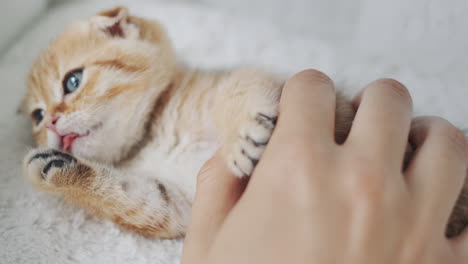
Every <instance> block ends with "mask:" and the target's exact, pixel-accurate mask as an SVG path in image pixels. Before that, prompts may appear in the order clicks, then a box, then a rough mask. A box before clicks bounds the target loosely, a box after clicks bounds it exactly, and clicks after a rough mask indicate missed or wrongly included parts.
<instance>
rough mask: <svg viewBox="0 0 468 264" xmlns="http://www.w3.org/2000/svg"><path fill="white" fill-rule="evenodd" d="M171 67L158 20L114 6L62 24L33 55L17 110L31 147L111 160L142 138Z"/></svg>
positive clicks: (170, 55) (168, 46) (170, 54)
mask: <svg viewBox="0 0 468 264" xmlns="http://www.w3.org/2000/svg"><path fill="white" fill-rule="evenodd" d="M174 72H175V58H174V52H173V50H172V48H171V44H170V41H169V40H168V38H167V35H166V33H165V32H164V30H163V29H162V28H161V26H160V25H159V24H157V23H156V22H154V21H148V20H145V19H142V18H138V17H133V16H129V15H128V10H127V9H126V8H123V7H117V8H114V9H112V10H109V11H105V12H102V13H99V14H98V15H96V16H93V17H91V18H89V19H88V20H86V21H79V22H76V23H74V24H72V25H70V26H69V27H68V28H67V29H66V30H65V32H63V33H62V34H61V35H60V36H58V38H57V39H56V40H54V41H53V42H52V43H51V44H50V45H49V47H48V48H47V49H46V50H45V51H44V52H43V53H42V54H40V56H39V58H38V59H37V60H36V61H35V63H34V64H33V66H32V69H31V72H30V74H29V77H28V91H27V95H26V98H25V101H24V106H23V109H24V111H26V112H27V113H28V114H29V115H30V116H31V120H32V123H33V134H34V138H35V140H36V142H37V144H38V145H39V146H44V147H45V146H47V147H53V148H58V149H62V150H66V151H69V152H71V153H73V154H76V155H79V156H82V157H85V158H89V159H94V160H97V161H100V162H104V163H113V162H118V161H119V160H121V159H123V158H125V157H126V155H128V154H129V152H131V150H132V149H134V148H135V147H136V146H137V145H138V144H140V143H141V140H142V138H144V137H145V133H146V131H147V130H148V129H147V126H148V124H147V123H148V120H149V118H150V117H151V115H152V112H153V108H155V107H156V105H155V104H156V102H157V100H158V98H159V97H160V96H161V95H162V94H163V91H164V90H165V89H166V88H167V87H168V86H169V85H170V82H171V79H172V78H173V74H174Z"/></svg>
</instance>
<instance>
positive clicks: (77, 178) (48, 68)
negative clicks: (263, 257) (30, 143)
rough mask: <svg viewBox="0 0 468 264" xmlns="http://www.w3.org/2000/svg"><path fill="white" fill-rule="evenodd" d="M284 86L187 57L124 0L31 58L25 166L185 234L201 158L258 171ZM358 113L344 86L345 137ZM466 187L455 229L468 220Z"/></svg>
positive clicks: (167, 232)
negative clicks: (186, 62) (204, 66)
mask: <svg viewBox="0 0 468 264" xmlns="http://www.w3.org/2000/svg"><path fill="white" fill-rule="evenodd" d="M280 93H281V82H280V81H279V80H277V79H276V78H275V77H273V76H271V75H269V74H267V73H264V72H261V71H258V70H253V69H238V70H234V71H231V72H216V73H215V72H202V71H196V70H193V69H187V68H185V67H184V66H182V65H179V64H178V63H177V62H176V57H175V54H174V51H173V49H172V46H171V43H170V41H169V39H168V37H167V35H166V33H165V31H164V30H163V28H162V27H161V26H160V25H159V24H158V23H157V22H155V21H150V20H146V19H142V18H139V17H134V16H129V15H128V10H127V9H126V8H123V7H117V8H114V9H112V10H108V11H105V12H102V13H99V14H98V15H96V16H93V17H91V18H89V19H88V20H85V21H80V22H76V23H74V24H72V25H70V26H69V27H68V28H67V29H66V30H65V31H64V32H63V33H62V34H61V35H60V36H59V37H58V38H57V39H56V40H54V41H53V42H52V43H51V44H50V46H49V47H48V48H47V49H46V50H45V51H44V52H43V53H42V54H41V55H40V56H39V58H38V59H37V60H36V62H35V63H34V65H33V66H32V70H31V72H30V75H29V78H28V91H27V95H26V98H25V102H24V108H25V111H27V112H28V113H29V114H30V116H31V118H32V122H33V135H34V138H35V140H36V142H37V145H38V146H39V147H40V148H38V149H35V150H33V151H31V152H30V153H29V154H28V155H27V156H26V158H25V160H24V170H25V173H26V174H27V176H28V178H29V180H30V181H31V182H32V184H33V185H34V186H36V187H37V188H39V189H41V190H43V191H48V192H52V193H58V194H61V195H63V197H64V198H65V199H67V200H69V201H70V202H72V203H74V204H77V205H78V206H81V207H84V208H85V209H87V210H88V212H90V213H91V214H94V215H97V216H99V217H102V218H105V219H109V220H111V221H113V222H114V223H116V224H117V225H118V226H120V227H122V228H124V229H127V230H131V231H134V232H137V233H140V234H142V235H145V236H148V237H161V238H173V237H180V236H183V235H184V232H185V229H186V227H187V224H188V220H189V214H190V207H191V202H192V199H193V196H194V192H195V181H196V175H197V172H198V170H199V169H200V167H201V166H202V165H203V163H204V162H205V161H206V160H207V159H208V158H209V157H211V155H212V154H213V153H214V152H215V151H216V149H217V148H218V147H220V146H221V147H222V152H223V154H224V156H225V159H226V162H227V164H228V166H229V168H230V169H231V170H232V172H233V173H234V174H235V175H237V176H239V177H241V176H244V175H250V174H251V172H252V171H253V169H254V167H255V164H256V162H257V161H258V160H259V159H260V157H261V155H262V153H263V151H264V148H265V146H266V144H267V142H268V140H269V138H270V135H271V133H272V131H273V128H274V126H275V122H276V117H277V114H278V101H279V96H280ZM353 118H354V110H353V108H352V106H351V103H350V102H349V100H347V99H346V98H344V97H343V96H341V95H340V94H338V95H337V118H336V139H337V142H339V143H341V142H343V141H344V139H345V138H346V135H347V134H348V132H349V129H350V126H351V122H352V119H353ZM291 166H293V164H292V165H291ZM466 189H467V188H465V190H466ZM466 194H467V191H465V192H464V193H463V196H461V199H460V201H459V203H458V206H457V208H456V209H455V212H454V214H453V216H452V219H451V223H450V225H449V228H448V231H447V235H449V236H453V235H455V234H458V233H459V232H460V231H461V230H462V229H463V227H464V226H465V225H466V224H467V220H468V209H467V206H468V198H467V197H466Z"/></svg>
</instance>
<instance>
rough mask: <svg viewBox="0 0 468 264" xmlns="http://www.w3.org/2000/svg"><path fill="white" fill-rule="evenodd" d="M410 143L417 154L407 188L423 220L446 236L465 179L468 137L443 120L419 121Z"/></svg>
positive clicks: (409, 170)
mask: <svg viewBox="0 0 468 264" xmlns="http://www.w3.org/2000/svg"><path fill="white" fill-rule="evenodd" d="M410 142H411V143H412V144H413V146H414V147H415V148H416V152H415V154H414V157H413V159H412V160H411V161H410V164H409V167H408V169H407V170H406V172H405V176H406V179H407V184H408V188H409V189H410V191H411V192H412V193H413V194H414V196H415V199H416V202H417V203H418V208H420V210H421V212H422V217H423V219H424V218H426V219H431V222H432V223H434V221H435V223H436V224H438V225H439V226H438V227H439V228H440V229H438V230H437V231H438V232H441V234H444V233H445V228H446V225H447V222H448V219H449V216H450V214H451V212H452V210H453V208H454V205H455V202H456V201H457V199H458V196H459V195H460V192H461V189H462V187H463V184H464V181H465V177H466V171H467V155H466V153H467V144H466V140H465V137H464V135H463V134H462V133H461V131H459V130H458V129H457V128H455V127H454V126H453V125H452V124H450V123H449V122H448V121H446V120H444V119H442V118H438V117H419V118H416V119H415V120H414V121H413V123H412V127H411V132H410Z"/></svg>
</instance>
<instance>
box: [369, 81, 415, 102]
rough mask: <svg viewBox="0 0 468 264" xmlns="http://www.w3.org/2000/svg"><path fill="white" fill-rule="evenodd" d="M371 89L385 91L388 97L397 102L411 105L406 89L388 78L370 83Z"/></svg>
mask: <svg viewBox="0 0 468 264" xmlns="http://www.w3.org/2000/svg"><path fill="white" fill-rule="evenodd" d="M372 87H375V88H380V89H385V91H386V93H387V94H388V95H389V96H393V97H394V98H397V99H399V100H405V102H407V103H410V104H412V100H411V96H410V93H409V91H408V89H407V88H406V87H405V86H404V85H403V84H402V83H400V82H399V81H397V80H394V79H389V78H383V79H378V80H376V81H374V83H372Z"/></svg>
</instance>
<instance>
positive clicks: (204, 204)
mask: <svg viewBox="0 0 468 264" xmlns="http://www.w3.org/2000/svg"><path fill="white" fill-rule="evenodd" d="M244 186H245V184H244V180H242V179H239V178H237V177H235V176H234V175H232V174H231V172H230V171H229V169H228V168H227V166H226V162H225V161H224V159H223V157H222V155H221V153H220V152H219V151H218V152H217V153H216V154H215V155H214V156H213V158H211V159H210V160H208V161H207V162H206V163H205V165H203V167H202V168H201V170H200V172H199V173H198V177H197V191H196V194H195V200H194V202H193V206H192V215H191V219H190V224H189V228H188V231H187V236H186V239H185V242H184V250H183V256H182V263H203V262H202V261H201V260H202V259H203V258H204V256H205V254H206V253H207V251H208V249H209V248H210V246H211V243H212V241H213V240H214V238H215V237H216V234H217V232H218V230H219V227H220V226H221V225H222V223H223V221H224V219H225V217H226V216H227V215H228V214H229V212H230V211H231V209H232V208H233V207H234V205H235V204H236V202H237V200H238V199H239V198H240V196H241V194H242V192H243V190H244ZM197 260H198V261H197Z"/></svg>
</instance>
